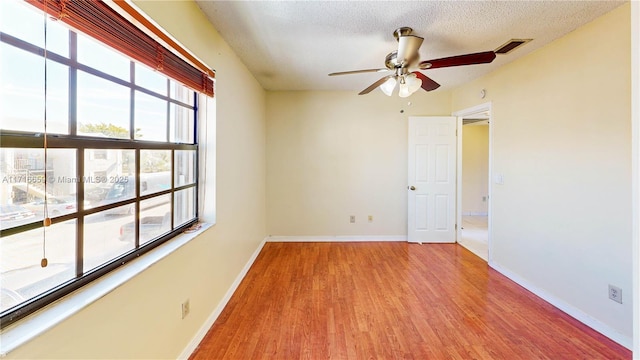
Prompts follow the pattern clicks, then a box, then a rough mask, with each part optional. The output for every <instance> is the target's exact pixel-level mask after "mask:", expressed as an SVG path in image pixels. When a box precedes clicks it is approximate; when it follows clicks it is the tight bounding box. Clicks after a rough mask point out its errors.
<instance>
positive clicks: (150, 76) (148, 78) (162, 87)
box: [136, 63, 168, 96]
mask: <svg viewBox="0 0 640 360" xmlns="http://www.w3.org/2000/svg"><path fill="white" fill-rule="evenodd" d="M167 81H168V79H167V77H166V76H164V74H162V73H161V72H157V71H153V70H151V69H150V68H149V67H147V66H144V65H142V64H139V63H136V85H138V86H141V87H143V88H145V89H148V90H151V91H155V92H157V93H158V94H162V95H165V96H166V95H167Z"/></svg>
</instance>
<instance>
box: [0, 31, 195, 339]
mask: <svg viewBox="0 0 640 360" xmlns="http://www.w3.org/2000/svg"><path fill="white" fill-rule="evenodd" d="M0 34H1V35H2V36H1V37H0V43H3V44H7V45H9V46H14V47H16V48H19V49H21V50H24V51H27V52H29V53H31V54H34V55H37V56H39V57H43V58H44V56H45V49H44V48H41V47H39V46H37V45H35V44H32V43H29V42H26V41H24V40H21V39H19V38H16V37H14V36H11V35H9V34H6V33H1V32H0ZM68 34H69V54H68V55H69V57H64V56H61V55H59V54H55V53H51V52H46V59H47V61H53V62H56V63H60V64H62V65H65V66H68V71H69V89H68V91H69V118H68V130H69V131H68V134H50V135H48V136H47V148H51V149H55V148H64V149H74V150H75V153H76V168H75V170H76V176H77V177H78V178H82V177H83V176H85V160H86V159H85V150H86V149H99V150H111V149H114V150H120V149H122V150H125V149H126V150H129V149H132V150H134V151H135V154H136V156H135V173H136V175H137V176H136V183H135V197H134V198H132V199H126V200H121V201H118V202H114V203H111V204H107V205H101V206H96V207H90V208H86V209H85V206H84V195H85V191H84V187H85V186H84V183H83V182H82V181H78V182H77V183H76V210H75V211H74V212H73V213H70V214H65V215H62V216H59V217H56V218H52V219H51V220H52V225H55V224H58V223H62V222H64V221H68V220H76V228H75V231H76V249H75V277H74V278H73V279H71V280H69V281H66V282H64V283H62V284H59V285H57V286H55V287H53V288H50V289H48V290H47V291H44V292H43V293H41V294H39V295H37V296H35V297H32V298H30V299H28V300H26V301H23V302H22V303H20V304H18V305H16V306H15V307H12V308H9V309H6V310H4V311H2V312H0V328H2V329H4V328H5V327H6V326H8V325H10V324H12V323H15V322H16V321H18V320H20V319H22V318H24V317H25V316H27V315H29V314H31V313H33V312H35V311H37V310H39V309H41V308H43V307H44V306H46V305H49V304H51V303H52V302H54V301H56V300H58V299H60V298H62V297H64V296H66V295H68V294H70V293H72V292H74V291H76V290H78V289H79V288H81V287H83V286H85V285H87V284H89V283H91V282H92V281H94V280H96V279H98V278H100V277H102V276H104V275H106V274H107V273H109V272H111V271H113V270H115V269H117V268H119V267H121V266H123V265H125V264H127V263H129V262H130V261H132V260H134V259H136V258H138V257H139V256H141V255H143V254H145V253H147V252H149V251H150V250H152V249H154V248H156V247H158V246H159V245H161V244H163V243H165V242H167V241H168V240H170V239H172V238H174V237H175V236H177V235H179V234H181V233H182V232H183V231H184V230H186V229H188V228H189V227H191V226H192V225H194V224H195V223H197V222H198V221H199V209H200V206H199V194H200V184H199V171H200V170H199V166H198V165H199V163H200V162H199V161H200V160H199V156H200V154H199V146H198V128H199V127H198V117H199V116H198V100H199V96H198V92H196V91H194V92H193V104H187V103H185V102H183V101H180V100H177V99H173V98H171V96H170V94H171V93H170V86H171V83H172V81H174V82H175V80H172V79H170V78H169V77H167V93H166V94H164V95H163V94H159V93H157V92H154V91H151V90H148V89H146V88H144V87H142V86H139V85H137V84H136V83H135V68H136V65H135V64H136V62H135V61H134V60H130V79H129V80H128V81H126V80H122V79H120V78H117V77H115V76H112V75H109V74H107V73H104V72H102V71H99V70H97V69H94V68H91V67H89V66H87V65H84V64H81V63H78V62H77V56H76V55H77V36H78V35H77V34H76V32H74V31H73V30H71V29H69V32H68ZM112 50H113V49H112ZM114 51H115V50H114ZM78 71H83V72H85V73H87V74H90V75H93V76H97V77H99V78H101V79H105V80H108V81H111V82H114V83H116V84H119V85H122V86H125V87H127V88H128V89H129V93H130V95H129V104H130V109H129V119H128V123H129V126H130V129H129V139H116V138H102V137H92V136H84V135H77V127H78V122H77V112H76V109H77V105H78V104H77V99H78V92H77V85H78V82H77V74H78ZM165 77H166V75H165ZM137 91H139V92H142V93H145V94H147V95H150V96H153V97H156V98H159V99H162V100H165V101H167V107H166V108H167V109H166V115H167V117H166V119H165V121H166V127H167V133H166V141H165V142H159V141H146V140H139V139H135V116H134V114H135V111H134V110H135V93H136V92H137ZM171 104H176V106H180V107H183V108H188V109H192V110H193V143H192V144H186V143H177V142H171V141H169V139H170V136H171V135H170V132H169V127H170V123H169V116H170V114H169V112H170V109H171ZM0 143H1V144H2V145H1V147H2V148H21V149H43V148H44V138H43V136H41V134H39V133H35V132H28V131H13V130H1V131H0ZM141 150H170V151H171V169H172V175H171V187H170V188H169V189H166V190H162V191H159V192H154V193H152V194H145V195H141V188H140V184H141V180H140V178H141V177H140V174H141V173H140V162H141V158H140V152H141ZM178 150H191V151H194V153H195V174H194V182H193V183H190V184H186V185H183V186H177V187H176V186H175V180H174V177H175V176H174V172H175V162H176V159H175V152H176V151H178ZM45 167H46V164H45ZM190 188H193V189H195V197H194V204H193V206H194V218H193V219H191V220H189V221H187V222H185V223H184V224H181V225H179V226H176V227H174V219H175V217H176V212H175V206H174V205H175V204H174V198H175V194H176V193H177V192H179V191H181V190H184V189H190ZM167 194H170V195H171V201H170V207H171V229H172V230H170V231H169V232H168V233H166V234H164V235H160V236H158V237H157V238H154V239H153V240H151V241H148V242H145V243H144V244H143V245H140V212H141V211H140V210H141V209H140V202H142V201H144V200H147V199H151V198H155V197H159V196H164V195H167ZM129 204H134V207H135V211H134V219H135V220H134V221H135V224H136V226H135V229H136V230H135V240H134V248H133V249H132V250H129V251H127V252H124V253H122V254H120V256H118V257H116V258H114V259H111V260H109V261H108V262H106V263H104V264H102V265H100V266H99V267H97V268H93V269H90V270H89V271H85V270H84V269H83V251H84V246H83V245H84V218H85V217H86V216H88V215H91V214H95V213H99V212H102V211H104V210H108V209H112V208H116V207H119V206H123V205H129ZM42 227H43V222H42V221H40V220H35V221H33V222H30V223H28V224H24V225H20V226H16V227H12V228H8V229H2V230H0V237H5V236H10V235H14V234H19V233H22V232H25V231H28V230H33V229H41V228H42ZM50 246H51V245H50Z"/></svg>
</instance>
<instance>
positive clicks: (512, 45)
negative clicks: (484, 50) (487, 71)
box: [494, 39, 533, 55]
mask: <svg viewBox="0 0 640 360" xmlns="http://www.w3.org/2000/svg"><path fill="white" fill-rule="evenodd" d="M531 40H533V39H511V40H509V41H507V42H506V43H505V44H504V45H502V46H500V47H499V48H497V49H496V50H495V51H494V52H495V53H496V54H502V55H504V54H508V53H510V52H512V51H513V50H515V49H516V48H518V47H520V46H522V45H524V44H526V43H528V42H529V41H531Z"/></svg>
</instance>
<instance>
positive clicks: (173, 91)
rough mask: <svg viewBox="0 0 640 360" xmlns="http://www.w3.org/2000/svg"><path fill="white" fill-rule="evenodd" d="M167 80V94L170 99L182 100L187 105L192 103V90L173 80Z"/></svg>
mask: <svg viewBox="0 0 640 360" xmlns="http://www.w3.org/2000/svg"><path fill="white" fill-rule="evenodd" d="M169 81H170V84H169V96H170V97H171V98H172V99H175V100H179V101H182V102H183V103H186V104H189V105H193V90H191V89H189V88H188V87H186V86H184V85H182V84H180V83H179V82H176V81H174V80H169Z"/></svg>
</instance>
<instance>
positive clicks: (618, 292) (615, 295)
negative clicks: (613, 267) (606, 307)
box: [609, 285, 622, 304]
mask: <svg viewBox="0 0 640 360" xmlns="http://www.w3.org/2000/svg"><path fill="white" fill-rule="evenodd" d="M609 299H611V300H613V301H615V302H617V303H620V304H622V289H620V288H619V287H617V286H613V285H609Z"/></svg>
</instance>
